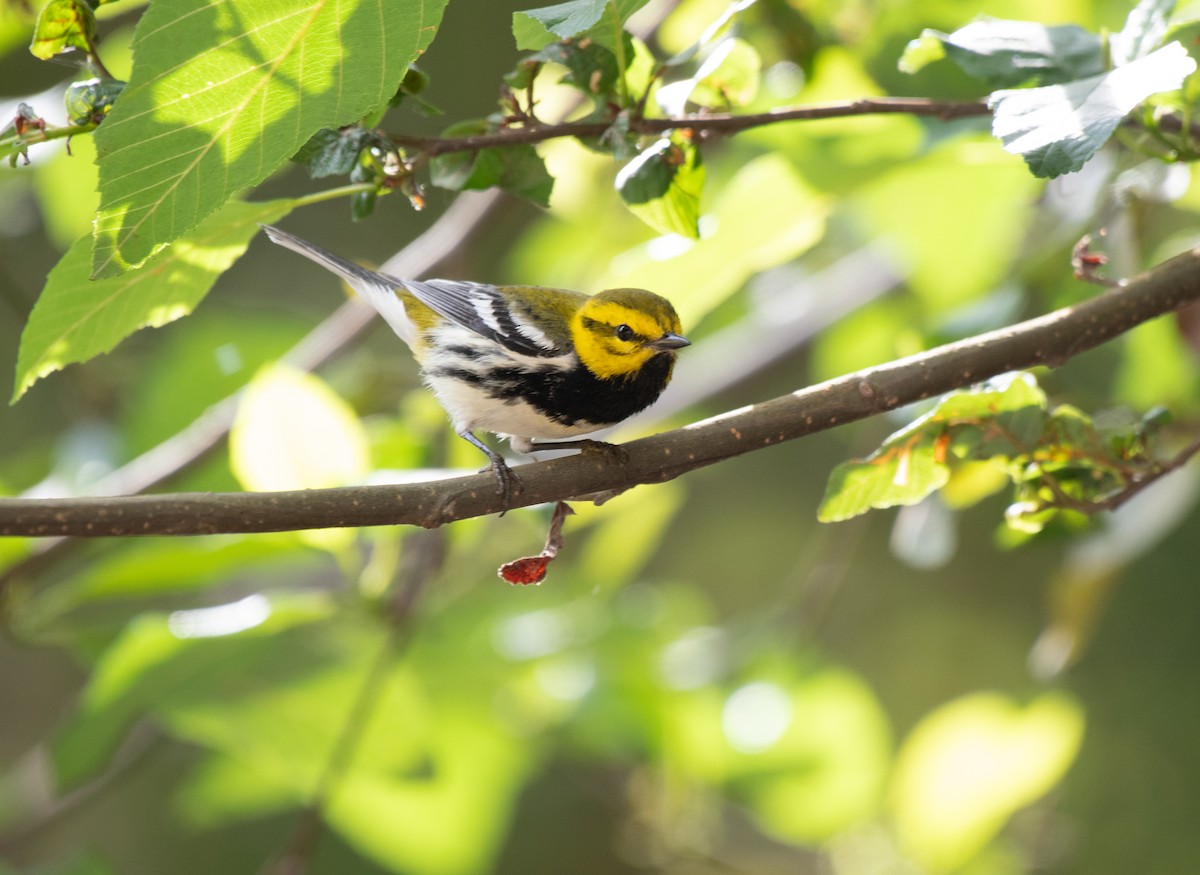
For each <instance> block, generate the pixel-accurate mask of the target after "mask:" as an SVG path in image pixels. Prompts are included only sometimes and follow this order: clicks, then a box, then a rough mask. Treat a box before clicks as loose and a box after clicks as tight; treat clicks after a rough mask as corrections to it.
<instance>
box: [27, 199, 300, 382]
mask: <svg viewBox="0 0 1200 875" xmlns="http://www.w3.org/2000/svg"><path fill="white" fill-rule="evenodd" d="M292 207H293V202H292V201H290V200H277V201H267V202H264V203H244V202H242V201H234V202H231V203H229V204H228V205H226V206H225V208H224V209H222V210H221V211H220V212H219V213H216V214H215V215H213V216H211V217H209V219H208V220H207V221H205V222H204V224H202V225H200V226H199V227H198V228H196V229H195V230H194V231H192V232H191V233H189V234H188V235H187V236H185V237H183V238H181V239H179V240H178V241H176V243H175V245H174V246H172V247H171V248H170V250H168V251H166V252H163V253H160V254H159V255H158V256H157V257H156V258H155V259H154V261H153V262H152V263H150V264H148V265H146V266H145V267H144V268H143V269H142V270H139V271H136V272H132V273H128V274H124V275H121V276H114V277H109V278H108V279H103V280H91V279H89V278H88V274H89V272H90V267H91V249H92V241H91V238H90V237H82V238H80V239H79V240H76V241H75V243H74V244H73V245H72V246H71V248H70V249H69V250H68V251H67V253H66V254H65V255H64V256H63V257H62V259H61V260H60V261H59V262H58V264H57V265H55V267H54V269H53V270H52V271H50V275H49V276H48V277H47V278H46V287H45V289H44V290H43V291H42V294H41V297H40V298H38V302H37V305H36V306H35V307H34V308H33V313H31V314H30V317H29V322H28V323H27V324H26V326H25V331H24V332H23V333H22V335H21V350H20V354H19V356H18V359H17V376H16V385H15V388H14V390H13V398H12V400H13V401H16V400H17V399H18V398H20V397H21V396H22V395H23V394H25V391H26V390H27V389H28V388H29V387H30V386H32V385H33V384H34V383H35V382H36V381H37V380H39V379H41V378H42V377H44V376H46V375H47V374H51V373H53V372H54V371H58V370H61V369H62V368H64V367H65V366H66V365H68V364H72V363H74V362H82V361H86V360H88V359H90V358H92V357H94V356H97V355H99V354H100V353H104V352H108V351H109V350H111V349H112V348H113V347H114V346H116V345H117V344H118V343H119V342H120V341H121V340H123V339H124V338H125V337H127V336H129V335H130V334H132V333H133V332H135V331H137V330H138V329H140V328H146V327H154V328H157V327H160V326H162V325H166V324H167V323H168V322H172V321H174V320H175V319H178V318H179V317H181V316H186V315H187V314H188V313H190V312H191V311H192V310H193V309H194V308H195V307H196V305H197V304H199V303H200V301H201V300H202V299H203V298H204V296H205V295H206V294H208V290H209V289H210V288H212V285H213V283H215V282H216V281H217V277H219V276H220V275H221V274H222V273H223V272H224V271H225V270H227V269H228V268H229V266H230V265H232V264H233V263H234V262H235V261H237V259H238V258H239V257H241V255H242V253H243V252H245V250H246V246H248V245H249V243H250V240H251V239H252V238H253V237H254V235H255V234H257V233H258V223H259V222H274V221H277V220H279V219H280V218H282V217H283V216H285V215H287V214H288V212H289V211H290V210H291V209H292Z"/></svg>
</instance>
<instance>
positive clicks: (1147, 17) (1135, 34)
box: [1109, 0, 1175, 67]
mask: <svg viewBox="0 0 1200 875" xmlns="http://www.w3.org/2000/svg"><path fill="white" fill-rule="evenodd" d="M1174 9H1175V0H1142V2H1141V3H1139V4H1138V5H1137V6H1135V7H1134V8H1133V11H1131V12H1130V13H1129V17H1128V18H1126V19H1125V26H1124V27H1123V28H1121V32H1120V33H1115V34H1113V35H1112V37H1111V38H1110V39H1109V53H1110V54H1111V55H1112V62H1113V66H1116V67H1121V66H1124V65H1125V64H1128V63H1130V62H1132V61H1136V60H1137V59H1138V58H1144V57H1145V56H1146V55H1148V54H1150V53H1151V52H1152V51H1154V50H1155V49H1156V48H1158V46H1159V45H1160V44H1161V43H1162V41H1163V38H1164V37H1165V36H1166V35H1167V26H1168V24H1169V21H1170V18H1171V12H1172V11H1173V10H1174Z"/></svg>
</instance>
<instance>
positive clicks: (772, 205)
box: [596, 155, 829, 326]
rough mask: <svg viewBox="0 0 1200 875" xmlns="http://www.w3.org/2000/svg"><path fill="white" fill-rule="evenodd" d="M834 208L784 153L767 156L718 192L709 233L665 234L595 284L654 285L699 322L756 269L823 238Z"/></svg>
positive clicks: (688, 317) (617, 263) (624, 258)
mask: <svg viewBox="0 0 1200 875" xmlns="http://www.w3.org/2000/svg"><path fill="white" fill-rule="evenodd" d="M828 209H829V207H828V204H827V202H826V201H825V199H824V198H823V197H821V196H820V195H819V194H818V193H817V192H816V191H814V190H813V189H812V188H811V187H810V186H809V185H808V183H807V182H805V181H804V180H803V179H802V178H801V177H800V176H799V175H798V174H797V173H796V172H795V170H793V169H792V167H791V166H790V165H789V164H788V163H787V162H786V161H784V160H783V159H782V157H780V156H778V155H764V156H762V157H760V158H756V159H754V160H752V161H750V162H748V163H747V164H746V165H744V166H743V167H742V168H740V169H739V170H738V172H737V173H736V174H734V176H733V177H732V178H731V179H730V180H729V181H728V182H727V183H726V184H725V186H724V187H723V188H722V189H721V190H720V192H719V193H717V194H716V195H715V197H714V198H713V204H712V206H711V208H710V209H709V210H708V211H707V212H706V216H708V217H711V222H712V224H711V226H710V228H711V233H710V234H706V235H702V236H701V239H700V240H698V241H696V242H695V243H690V241H688V240H687V239H686V238H683V237H676V236H669V237H663V238H659V239H658V240H655V241H653V242H652V243H651V244H649V245H647V246H644V247H642V248H640V249H638V250H636V251H633V252H627V253H625V254H623V255H622V256H621V258H620V259H619V260H614V266H613V269H612V270H611V271H610V272H609V273H608V274H605V275H604V276H602V277H600V278H599V279H598V280H596V287H597V288H616V287H620V286H633V287H637V288H644V289H655V290H657V291H659V292H660V293H662V294H666V295H669V296H670V298H671V302H672V303H673V304H675V307H676V309H677V310H679V313H680V316H681V318H682V319H683V323H684V325H685V326H687V325H694V324H696V322H698V321H699V319H700V317H701V316H703V315H704V314H705V313H707V312H709V310H711V309H712V308H713V307H714V306H716V305H717V304H718V303H720V302H721V301H724V300H725V299H726V298H727V297H728V296H729V295H731V294H733V293H734V292H735V291H737V290H738V289H739V288H740V287H741V285H742V284H743V283H745V282H746V280H747V279H749V278H750V277H751V276H752V275H754V274H756V273H758V272H759V271H762V270H765V269H767V268H768V267H773V266H775V265H778V264H781V263H783V262H785V261H788V260H790V259H792V258H795V257H796V256H797V255H799V254H800V253H802V252H804V251H805V250H807V249H808V248H809V247H810V246H812V245H813V244H814V243H816V242H817V241H818V240H820V239H821V235H822V234H824V232H825V216H826V214H827V213H828ZM731 252H736V253H737V257H736V258H731V257H730V253H731Z"/></svg>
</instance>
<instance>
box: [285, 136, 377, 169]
mask: <svg viewBox="0 0 1200 875" xmlns="http://www.w3.org/2000/svg"><path fill="white" fill-rule="evenodd" d="M376 139H378V135H377V134H375V133H373V132H371V131H368V130H367V129H365V128H360V127H358V126H357V125H354V126H351V127H348V128H343V129H342V130H339V131H335V130H333V129H332V128H322V129H321V130H319V131H317V132H316V133H315V134H313V135H312V137H311V138H310V139H309V141H308V142H307V143H305V144H304V145H303V146H301V147H300V151H299V152H297V153H296V154H295V155H294V156H292V160H293V161H295V162H296V163H297V164H303V165H304V166H305V167H307V168H308V175H309V176H311V177H312V178H313V179H323V178H325V177H327V176H345V175H347V174H349V173H350V171H351V170H353V169H354V165H355V164H357V163H358V153H359V152H361V151H362V150H363V148H364V147H366V146H369V145H370V144H371V143H372V142H373V141H374V140H376Z"/></svg>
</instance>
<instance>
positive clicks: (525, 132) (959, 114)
mask: <svg viewBox="0 0 1200 875" xmlns="http://www.w3.org/2000/svg"><path fill="white" fill-rule="evenodd" d="M990 112H991V110H989V109H988V107H987V104H986V103H985V102H983V101H981V100H964V101H945V100H930V99H927V98H924V97H864V98H859V99H858V100H846V101H838V102H836V103H821V104H814V105H812V106H794V107H786V108H781V109H772V110H768V111H767V112H758V113H748V114H746V115H736V114H733V113H709V114H705V115H693V116H684V117H681V118H641V117H635V118H631V119H630V120H629V130H630V131H632V132H633V133H635V134H663V133H666V132H667V131H674V130H681V129H687V130H691V131H696V132H698V133H703V132H712V133H721V134H730V133H738V132H739V131H745V130H749V129H750V128H757V127H762V126H763V125H771V124H777V123H779V122H794V121H814V120H816V119H829V118H845V117H846V116H857V115H880V114H895V113H900V114H904V115H920V116H931V117H933V118H938V119H941V120H942V121H948V120H950V119H956V118H967V117H970V116H980V115H987V114H989V113H990ZM612 124H613V123H612V121H600V122H591V121H579V122H561V123H559V124H546V125H530V126H527V127H511V128H504V129H503V130H499V131H496V132H494V133H490V134H476V135H474V136H470V137H447V138H442V137H417V136H410V135H408V134H388V137H389V138H390V139H391V140H392V142H393V143H395V144H396V145H398V146H408V147H409V148H412V149H419V150H420V151H421V152H422V153H423V154H424V155H425V156H426V157H428V158H432V157H434V156H436V155H444V154H446V153H448V152H475V151H478V150H479V149H487V148H490V147H495V146H515V145H518V144H524V143H541V142H543V141H545V140H553V139H556V138H558V137H599V136H601V135H602V134H603V133H604V132H605V131H607V130H608V129H609V128H611V127H612Z"/></svg>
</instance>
